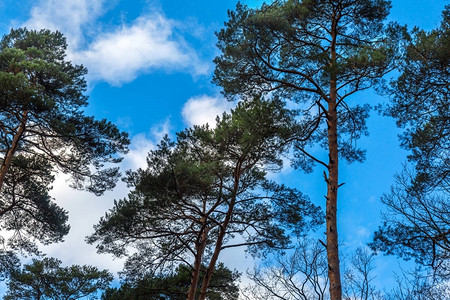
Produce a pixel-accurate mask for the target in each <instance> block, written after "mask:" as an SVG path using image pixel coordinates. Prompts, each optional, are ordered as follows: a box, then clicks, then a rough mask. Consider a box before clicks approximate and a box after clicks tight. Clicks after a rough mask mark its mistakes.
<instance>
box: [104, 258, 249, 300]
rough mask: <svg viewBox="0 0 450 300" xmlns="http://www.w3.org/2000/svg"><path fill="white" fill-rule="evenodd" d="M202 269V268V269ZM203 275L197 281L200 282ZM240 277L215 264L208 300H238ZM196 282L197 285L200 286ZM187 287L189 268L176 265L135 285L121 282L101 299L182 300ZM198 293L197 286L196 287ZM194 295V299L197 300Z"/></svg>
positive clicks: (148, 276)
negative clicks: (170, 270)
mask: <svg viewBox="0 0 450 300" xmlns="http://www.w3.org/2000/svg"><path fill="white" fill-rule="evenodd" d="M204 268H205V266H203V267H202V269H204ZM203 274H204V273H203V272H202V273H201V275H200V279H201V280H203ZM239 277H240V274H239V273H237V272H232V271H231V270H229V269H228V268H227V267H225V266H224V265H223V264H222V263H219V264H218V265H217V267H216V269H215V270H214V272H213V276H212V279H211V283H210V286H209V290H208V299H211V300H235V299H237V298H238V296H239V287H238V286H237V282H236V281H238V279H239ZM201 280H200V282H201ZM190 283H191V268H190V267H188V266H187V265H180V266H178V267H177V268H176V270H175V271H174V272H171V273H169V274H160V275H154V276H151V275H146V276H145V278H144V279H139V280H137V282H135V283H130V282H125V283H124V284H122V285H121V286H120V288H110V289H107V290H106V291H105V293H104V294H103V296H102V299H103V300H122V299H129V300H160V299H167V300H185V299H186V293H187V290H188V289H189V285H190ZM198 289H200V286H198ZM198 292H199V290H198V291H197V297H198Z"/></svg>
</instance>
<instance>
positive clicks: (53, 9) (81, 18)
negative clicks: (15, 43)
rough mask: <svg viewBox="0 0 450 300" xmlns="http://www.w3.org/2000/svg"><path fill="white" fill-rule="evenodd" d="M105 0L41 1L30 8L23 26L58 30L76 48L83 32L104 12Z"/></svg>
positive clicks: (80, 41)
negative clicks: (28, 17)
mask: <svg viewBox="0 0 450 300" xmlns="http://www.w3.org/2000/svg"><path fill="white" fill-rule="evenodd" d="M104 2H106V1H105V0H65V1H58V0H41V1H39V2H38V3H37V4H36V6H34V7H32V8H31V12H30V19H29V20H28V21H26V22H25V24H24V25H25V26H27V27H29V28H33V29H38V30H39V29H42V28H46V29H51V30H59V31H61V32H63V33H64V34H65V36H66V37H67V38H68V40H69V41H70V43H71V46H72V47H78V46H79V45H80V44H81V43H82V41H83V40H84V39H83V36H84V34H83V31H85V30H86V29H87V27H88V26H89V25H92V23H93V22H94V21H95V20H96V19H97V18H98V17H99V16H101V15H102V14H103V13H104V12H105V7H104Z"/></svg>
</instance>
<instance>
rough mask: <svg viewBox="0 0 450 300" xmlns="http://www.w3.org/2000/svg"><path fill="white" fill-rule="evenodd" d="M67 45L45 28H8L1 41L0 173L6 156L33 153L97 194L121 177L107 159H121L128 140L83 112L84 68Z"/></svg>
mask: <svg viewBox="0 0 450 300" xmlns="http://www.w3.org/2000/svg"><path fill="white" fill-rule="evenodd" d="M66 48H67V44H66V40H65V38H64V37H63V35H62V34H61V33H60V32H51V31H49V30H40V31H34V30H27V29H17V30H11V32H10V33H9V34H7V35H5V36H4V37H3V39H2V40H1V41H0V143H1V145H0V148H1V150H0V153H1V156H2V157H0V162H1V163H2V173H7V171H8V167H9V166H8V162H7V158H8V157H10V156H15V155H18V154H22V155H24V156H27V157H31V156H32V157H35V158H38V159H41V160H45V161H47V162H48V164H49V165H50V166H51V169H52V171H56V170H60V171H62V172H64V173H69V174H71V175H72V179H73V181H72V185H73V186H74V187H76V188H85V189H87V190H89V191H91V192H94V193H96V194H101V193H102V192H103V191H105V190H106V189H110V188H112V187H113V186H114V184H115V181H116V179H117V177H118V176H119V173H118V168H110V167H105V164H110V163H117V162H119V161H120V158H119V157H117V156H116V153H118V152H121V153H125V152H126V151H127V148H126V147H127V145H128V143H129V141H128V138H127V135H126V134H125V133H123V132H120V131H119V130H118V129H117V128H116V126H114V125H113V124H111V123H110V122H107V121H106V120H100V121H98V120H95V119H94V118H93V117H89V116H85V115H84V113H83V111H82V108H83V107H84V106H86V105H87V97H86V96H84V95H83V92H84V91H85V90H86V82H85V80H84V75H85V74H86V72H87V70H86V68H84V67H83V66H77V65H75V66H74V65H72V64H71V63H70V62H68V61H66V60H65V56H66V54H65V52H66ZM17 142H18V143H17ZM92 167H93V168H92ZM91 168H92V169H91ZM93 170H95V171H93ZM3 176H6V174H3Z"/></svg>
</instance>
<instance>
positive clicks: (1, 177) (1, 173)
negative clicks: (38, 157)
mask: <svg viewBox="0 0 450 300" xmlns="http://www.w3.org/2000/svg"><path fill="white" fill-rule="evenodd" d="M27 118H28V111H27V110H24V111H23V112H22V119H21V120H20V124H19V127H18V128H17V132H16V133H15V134H14V137H13V140H12V142H11V146H10V147H9V148H8V150H7V151H6V154H5V157H4V159H3V162H2V166H1V168H0V191H1V190H2V187H3V182H4V181H5V177H6V174H7V173H8V170H9V168H10V167H11V163H12V159H13V157H14V153H15V152H16V150H17V147H18V146H19V142H20V139H21V138H22V136H23V133H24V132H25V125H26V123H27Z"/></svg>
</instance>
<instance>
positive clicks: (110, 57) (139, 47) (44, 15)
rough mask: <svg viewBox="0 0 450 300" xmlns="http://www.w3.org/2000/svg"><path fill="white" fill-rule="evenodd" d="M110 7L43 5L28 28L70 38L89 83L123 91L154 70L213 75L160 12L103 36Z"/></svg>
mask: <svg viewBox="0 0 450 300" xmlns="http://www.w3.org/2000/svg"><path fill="white" fill-rule="evenodd" d="M114 2H115V1H113V4H114ZM106 3H108V2H106V1H104V0H67V1H57V0H42V1H40V2H39V3H38V4H37V5H36V6H34V7H33V8H32V9H31V18H30V19H29V20H28V21H27V22H25V24H24V25H25V26H27V27H29V28H33V29H41V28H48V29H52V30H60V31H61V32H62V33H63V34H64V35H65V36H66V37H67V41H68V45H69V49H68V58H69V59H70V60H72V61H74V62H75V63H77V64H83V65H85V66H86V67H87V68H88V70H89V73H88V80H89V81H91V82H92V81H94V82H95V81H106V82H108V83H110V84H112V85H121V84H123V83H126V82H130V81H132V80H134V79H135V78H136V77H138V76H139V75H140V74H143V73H149V72H151V71H154V70H164V71H169V72H170V71H181V72H186V73H190V74H191V75H192V76H199V75H205V74H207V73H208V72H209V71H210V65H209V64H208V63H205V62H203V61H202V60H201V59H200V58H199V56H198V54H197V53H196V51H195V50H194V49H193V48H192V47H191V46H190V45H188V44H187V43H186V42H185V40H184V39H183V37H181V36H179V35H177V34H176V32H177V28H176V26H177V25H176V24H177V22H176V21H174V20H170V19H168V18H166V17H165V16H164V14H163V13H161V12H156V11H155V12H152V13H148V14H145V15H143V16H141V17H139V18H137V19H136V20H134V21H133V22H132V23H131V24H121V25H118V26H116V27H113V28H111V27H110V28H109V30H106V31H105V30H103V29H102V26H101V24H100V23H98V18H99V17H100V16H101V15H102V14H104V13H105V11H106V10H107V8H105V6H106ZM108 5H109V6H111V5H112V4H111V3H108ZM90 37H93V38H92V39H90Z"/></svg>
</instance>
